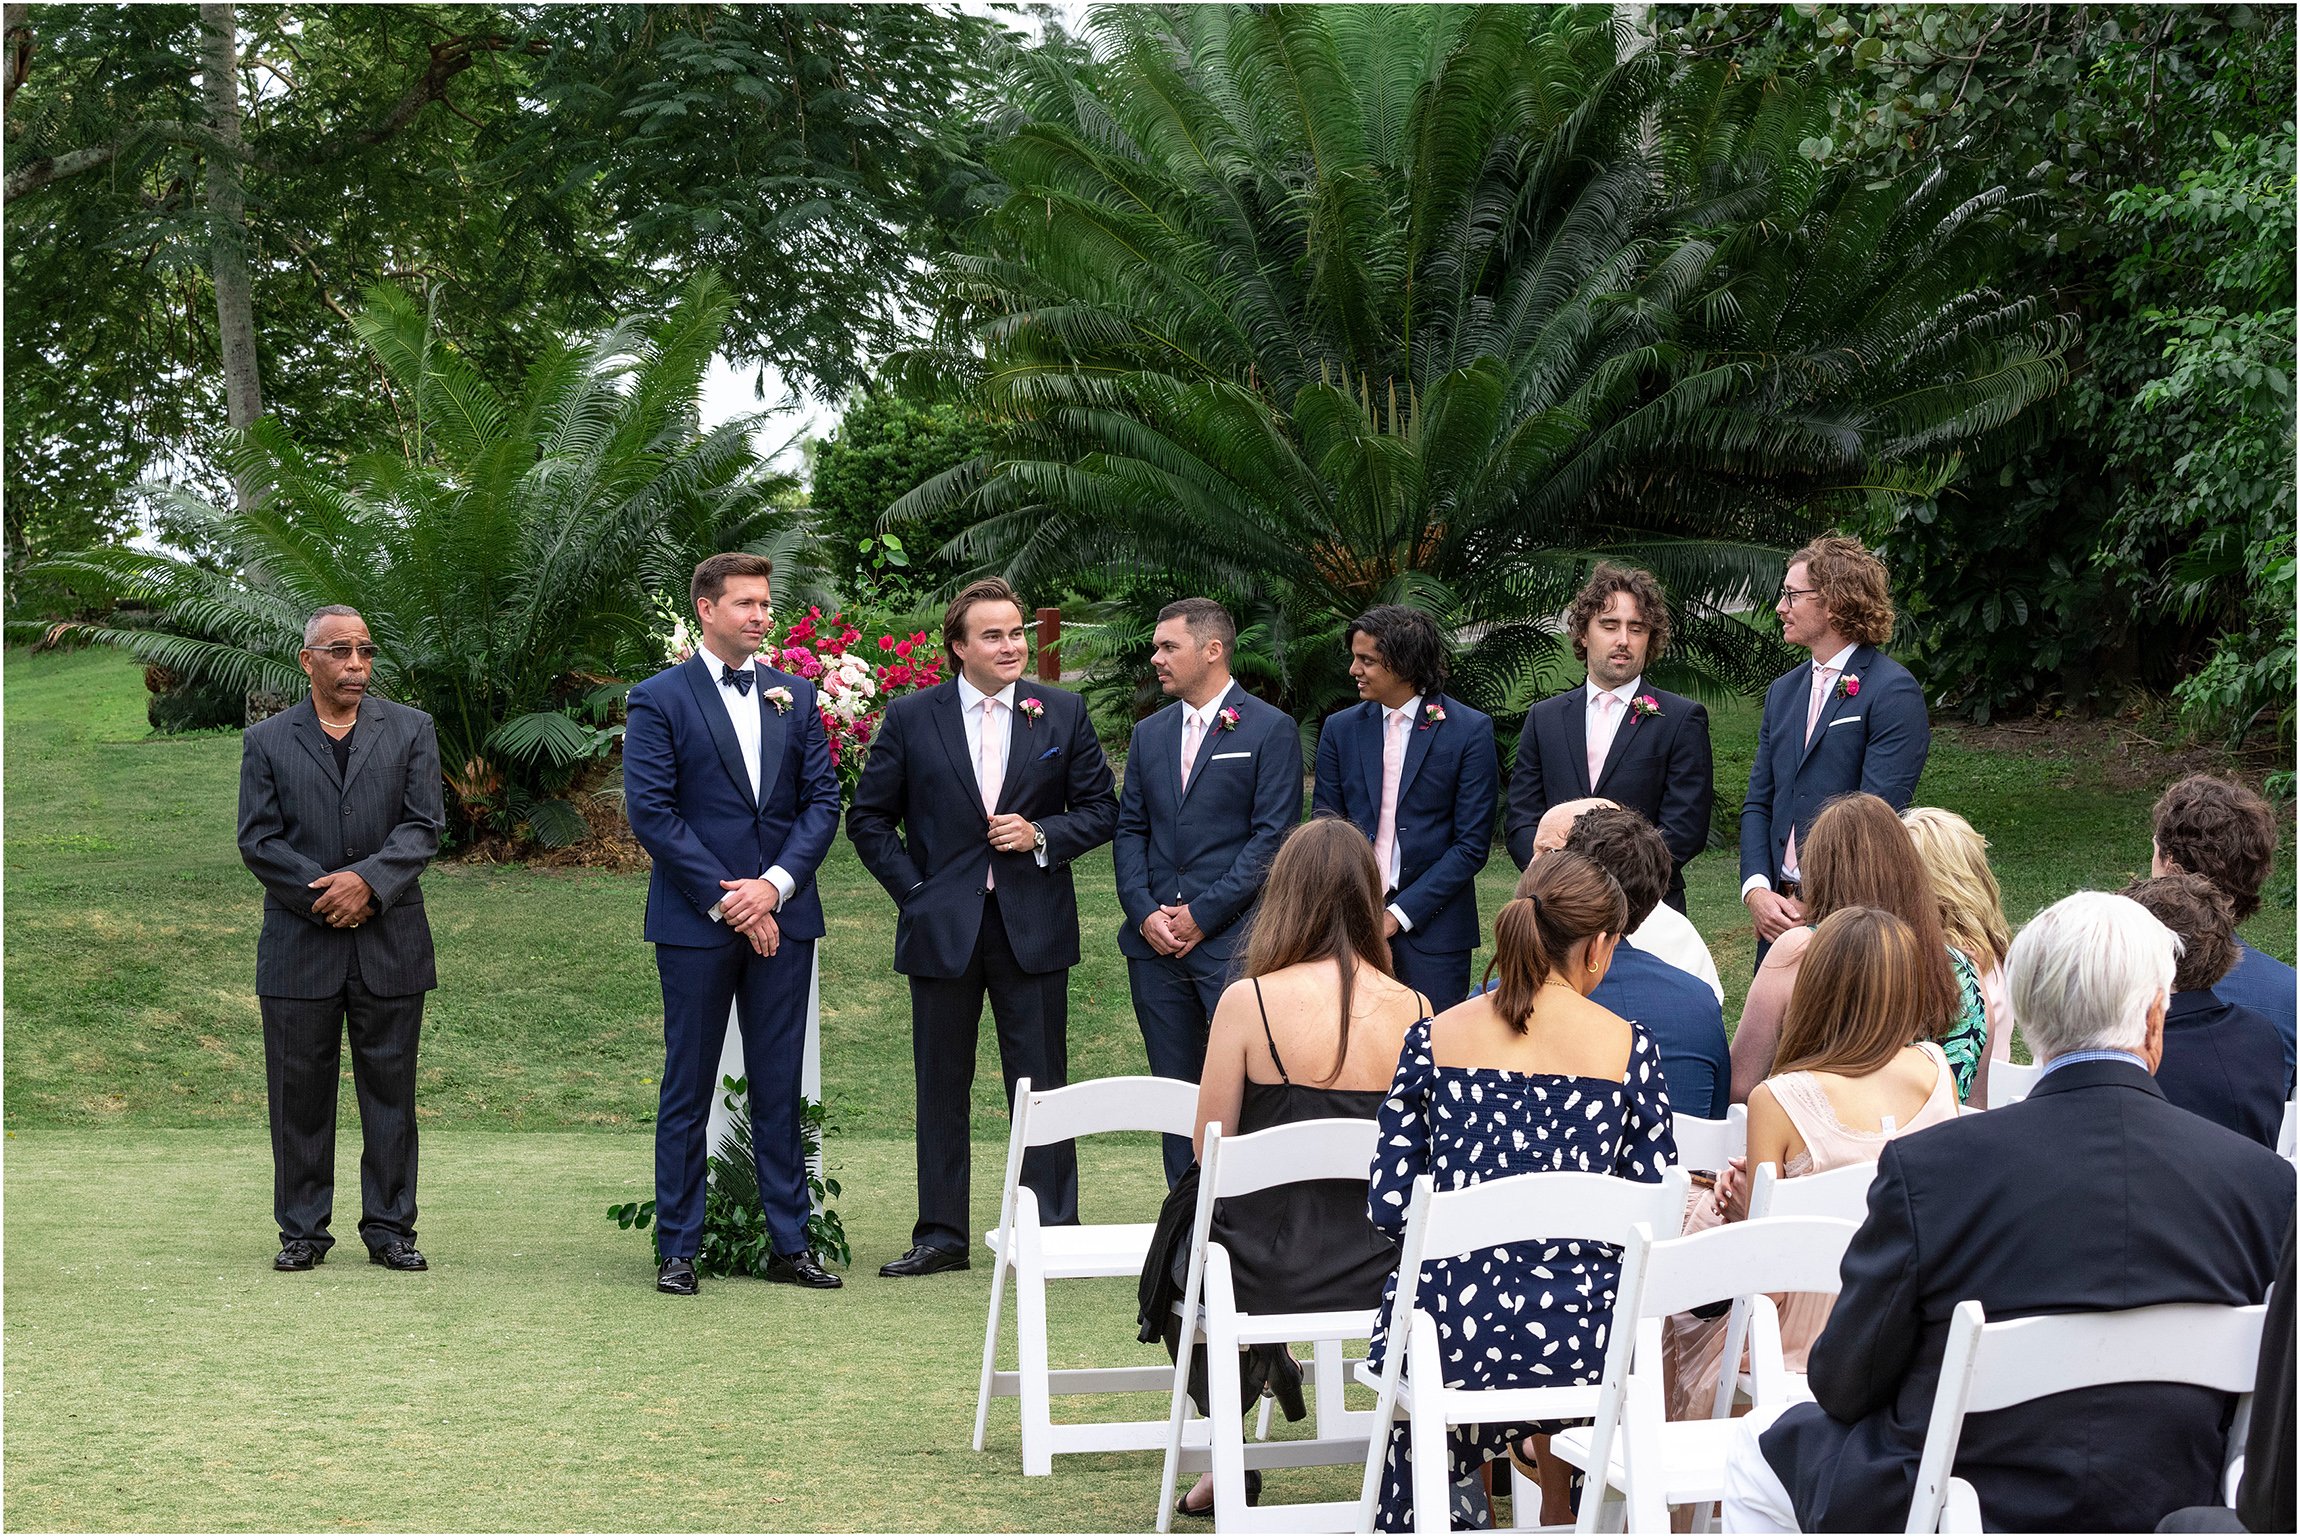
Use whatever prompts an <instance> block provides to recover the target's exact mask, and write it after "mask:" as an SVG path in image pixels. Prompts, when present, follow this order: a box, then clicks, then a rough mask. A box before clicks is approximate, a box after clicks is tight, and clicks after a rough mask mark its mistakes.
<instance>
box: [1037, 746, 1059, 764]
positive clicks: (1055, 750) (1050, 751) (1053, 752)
mask: <svg viewBox="0 0 2300 1537" xmlns="http://www.w3.org/2000/svg"><path fill="white" fill-rule="evenodd" d="M1061 751H1062V749H1061V748H1059V747H1049V748H1047V749H1046V751H1044V752H1042V753H1040V754H1039V755H1038V761H1039V762H1041V763H1044V762H1045V761H1046V760H1047V759H1049V758H1052V757H1055V756H1057V755H1058V754H1060V753H1061Z"/></svg>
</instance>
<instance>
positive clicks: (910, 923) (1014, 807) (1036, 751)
mask: <svg viewBox="0 0 2300 1537" xmlns="http://www.w3.org/2000/svg"><path fill="white" fill-rule="evenodd" d="M1014 699H1015V704H1016V706H1017V708H1015V709H1014V710H1012V711H1010V712H1009V716H1008V721H1007V725H1008V733H1007V743H1006V772H1005V774H1004V776H1003V777H1002V778H1001V779H1000V780H999V784H998V810H999V812H1000V813H1001V814H1003V815H1011V816H1019V817H1027V818H1029V819H1030V820H1031V821H1033V822H1035V823H1037V824H1038V828H1039V831H1041V832H1043V833H1045V834H1046V867H1045V868H1044V869H1040V868H1039V865H1038V860H1037V858H1036V856H1035V853H1034V851H1032V850H1028V849H1025V850H1022V851H1020V852H1015V853H1001V852H1000V851H998V850H996V849H993V848H992V847H991V846H990V838H989V831H988V830H989V825H990V822H989V818H988V817H986V816H984V815H983V811H982V791H981V789H980V788H979V786H978V784H977V782H976V779H975V772H974V760H973V758H972V757H971V756H970V755H969V754H968V752H967V750H966V722H965V720H964V719H963V718H962V715H961V711H962V709H963V706H962V704H961V702H960V696H959V692H958V680H957V679H956V678H952V679H950V680H948V681H946V682H943V683H938V684H936V685H935V686H934V687H933V688H929V689H921V690H920V691H919V692H917V693H915V694H907V695H905V696H904V697H902V698H900V699H897V700H896V701H895V702H894V703H893V704H891V705H889V706H887V711H886V719H885V720H884V721H882V722H881V723H880V725H879V728H878V737H877V739H876V740H874V741H873V742H872V743H871V748H870V758H869V760H868V761H867V762H865V763H864V764H863V772H862V782H861V783H860V784H858V785H857V786H856V787H855V801H854V807H853V809H851V810H850V811H848V813H847V836H848V837H849V838H851V839H853V840H854V846H855V852H857V853H858V854H860V855H861V856H862V862H863V867H864V868H865V869H867V870H869V871H870V873H871V874H872V875H874V876H876V877H877V878H878V883H879V884H880V885H881V886H884V887H885V888H886V891H887V895H888V896H891V897H893V898H894V901H895V906H896V907H897V908H898V909H899V910H900V916H899V917H898V918H897V919H896V920H895V930H894V969H895V970H896V971H899V972H901V973H902V974H903V975H905V976H911V977H958V976H964V975H965V974H966V968H967V965H968V963H969V962H971V961H972V960H973V958H974V947H975V941H976V939H977V937H978V936H979V935H980V934H981V932H982V910H983V905H984V899H985V898H986V897H987V896H988V895H989V888H987V887H985V886H984V885H983V877H984V876H985V875H986V874H990V873H994V872H995V874H996V875H997V877H998V886H997V891H998V912H999V917H1000V919H1001V921H1002V922H1004V924H1005V925H1006V937H1007V940H1008V942H1009V943H1010V944H1011V945H1012V946H1013V947H1014V959H1015V963H1016V964H1017V965H1019V966H1020V967H1021V968H1022V969H1023V970H1024V971H1026V972H1030V973H1032V974H1034V975H1036V974H1042V973H1045V972H1050V971H1062V970H1065V969H1067V968H1069V967H1072V966H1075V965H1077V964H1078V896H1077V892H1076V891H1075V889H1074V888H1073V887H1072V885H1071V879H1070V862H1071V861H1072V860H1074V859H1076V858H1077V857H1078V856H1079V855H1081V854H1083V853H1085V852H1087V851H1088V850H1089V849H1095V848H1099V847H1101V846H1102V845H1103V844H1105V843H1108V842H1109V841H1110V829H1111V826H1112V824H1113V823H1114V822H1116V821H1117V818H1118V799H1117V796H1116V795H1115V794H1114V793H1113V791H1112V789H1111V783H1110V760H1109V759H1107V758H1105V757H1104V756H1103V755H1102V744H1101V743H1100V742H1098V741H1096V740H1095V738H1094V723H1093V721H1092V720H1091V719H1090V718H1089V717H1088V715H1087V711H1086V701H1085V700H1083V699H1081V698H1079V697H1078V696H1077V695H1076V694H1073V693H1071V692H1070V691H1069V690H1068V689H1062V688H1056V687H1055V686H1054V685H1053V684H1051V683H1033V682H1030V681H1028V680H1027V679H1026V680H1024V681H1022V682H1020V683H1018V684H1016V685H1015V690H1014ZM1026 699H1035V700H1037V701H1038V703H1039V705H1040V708H1041V713H1040V714H1038V715H1036V716H1032V715H1030V714H1029V713H1027V712H1026V711H1024V710H1022V709H1021V708H1020V705H1021V703H1022V701H1024V700H1026Z"/></svg>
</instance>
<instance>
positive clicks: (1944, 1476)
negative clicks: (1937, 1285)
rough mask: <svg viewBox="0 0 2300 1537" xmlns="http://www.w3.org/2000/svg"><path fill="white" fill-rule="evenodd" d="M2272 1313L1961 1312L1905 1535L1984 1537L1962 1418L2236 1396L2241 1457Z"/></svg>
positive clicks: (1953, 1323)
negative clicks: (1964, 1464)
mask: <svg viewBox="0 0 2300 1537" xmlns="http://www.w3.org/2000/svg"><path fill="white" fill-rule="evenodd" d="M2267 1313H2268V1308H2267V1305H2266V1304H2265V1303H2260V1304H2255V1305H2254V1306H2251V1307H2219V1306H2214V1305H2211V1304H2207V1303H2168V1304H2166V1305H2164V1306H2161V1307H2149V1308H2131V1309H2128V1310H2126V1311H2124V1312H2120V1313H2054V1314H2048V1315H2045V1316H2043V1317H2037V1318H2014V1319H2008V1320H2006V1321H2005V1322H2003V1323H1993V1324H1992V1323H1990V1322H1989V1321H1988V1316H1987V1314H1986V1313H1985V1312H1984V1311H1983V1310H1982V1308H1981V1305H1980V1304H1979V1303H1978V1302H1972V1301H1966V1302H1960V1303H1958V1304H1957V1310H1956V1312H1955V1313H1954V1314H1952V1315H1950V1318H1949V1342H1948V1347H1947V1349H1946V1350H1944V1351H1943V1352H1942V1353H1941V1381H1940V1386H1939V1387H1938V1388H1937V1389H1936V1390H1935V1391H1934V1393H1933V1417H1932V1420H1931V1422H1930V1423H1929V1424H1928V1425H1927V1426H1926V1427H1925V1451H1924V1456H1923V1458H1922V1459H1921V1460H1920V1461H1919V1462H1918V1464H1917V1488H1916V1494H1915V1497H1914V1498H1913V1499H1911V1500H1910V1502H1909V1524H1908V1528H1907V1529H1908V1530H1909V1531H1912V1532H1977V1531H1979V1530H1981V1507H1980V1498H1979V1496H1978V1495H1977V1494H1976V1493H1975V1492H1974V1490H1973V1486H1972V1485H1971V1484H1969V1483H1966V1482H1965V1481H1964V1480H1963V1479H1961V1478H1957V1477H1955V1476H1954V1475H1953V1474H1952V1472H1951V1469H1953V1468H1954V1467H1955V1466H1956V1461H1957V1441H1958V1438H1959V1437H1961V1436H1962V1435H1963V1434H1964V1425H1965V1416H1966V1415H1968V1414H1991V1413H1994V1412H1995V1411H1997V1410H1999V1409H2010V1408H2013V1407H2014V1406H2015V1405H2018V1404H2025V1403H2028V1402H2029V1401H2030V1400H2032V1399H2038V1398H2044V1397H2047V1396H2049V1395H2051V1394H2054V1393H2070V1392H2074V1391H2076V1390H2077V1389H2079V1388H2097V1387H2105V1386H2107V1385H2108V1384H2110V1383H2115V1382H2180V1383H2190V1384H2193V1385H2195V1386H2197V1387H2203V1388H2214V1389H2217V1390H2219V1391H2220V1392H2223V1393H2235V1394H2238V1395H2239V1397H2238V1398H2237V1401H2236V1420H2235V1423H2234V1425H2233V1426H2232V1427H2231V1428H2230V1430H2229V1435H2228V1447H2229V1455H2230V1456H2231V1457H2233V1456H2235V1455H2236V1454H2238V1453H2240V1452H2241V1451H2242V1449H2243V1446H2244V1439H2245V1431H2246V1428H2247V1427H2248V1426H2249V1425H2250V1423H2251V1416H2252V1378H2253V1374H2254V1373H2255V1371H2257V1369H2258V1367H2259V1361H2260V1330H2261V1323H2262V1320H2263V1319H2264V1318H2265V1317H2266V1316H2267Z"/></svg>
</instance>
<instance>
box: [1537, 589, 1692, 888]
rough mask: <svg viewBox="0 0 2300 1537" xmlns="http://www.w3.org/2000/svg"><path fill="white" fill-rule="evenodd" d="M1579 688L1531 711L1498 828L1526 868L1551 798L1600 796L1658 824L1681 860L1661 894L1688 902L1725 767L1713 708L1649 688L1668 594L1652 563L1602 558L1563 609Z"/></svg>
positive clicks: (1555, 802)
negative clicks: (1688, 874)
mask: <svg viewBox="0 0 2300 1537" xmlns="http://www.w3.org/2000/svg"><path fill="white" fill-rule="evenodd" d="M1566 633H1567V634H1569V635H1571V636H1572V637H1573V654H1574V655H1575V656H1577V657H1579V658H1581V659H1582V661H1583V662H1584V664H1586V666H1587V667H1588V669H1589V676H1588V679H1587V680H1586V681H1585V682H1584V683H1583V684H1582V686H1581V687H1579V688H1576V689H1569V690H1567V691H1566V692H1565V693H1562V694H1558V695H1556V696H1554V697H1553V698H1549V699H1544V700H1542V701H1541V702H1540V703H1539V704H1537V705H1535V706H1534V707H1533V708H1532V709H1531V710H1528V711H1527V712H1526V716H1525V729H1524V731H1523V732H1522V733H1520V734H1519V736H1518V739H1517V766H1516V768H1515V769H1514V770H1513V771H1512V772H1511V774H1510V781H1509V815H1508V817H1507V819H1506V820H1505V821H1504V823H1503V826H1502V833H1503V836H1504V837H1505V838H1507V839H1508V841H1509V857H1510V858H1512V859H1514V860H1516V861H1517V866H1518V868H1519V869H1521V870H1522V869H1524V868H1525V867H1526V866H1527V865H1528V864H1530V863H1531V862H1532V860H1533V853H1534V849H1533V842H1534V833H1535V831H1536V830H1537V829H1538V828H1539V827H1540V826H1541V819H1542V818H1543V817H1544V816H1545V815H1547V814H1548V813H1549V811H1550V810H1551V808H1553V807H1556V806H1562V805H1564V804H1566V803H1567V802H1568V801H1577V800H1586V799H1588V798H1589V797H1591V796H1602V797H1603V798H1605V799H1607V800H1610V801H1612V802H1613V803H1614V804H1615V805H1619V806H1627V807H1628V808H1629V809H1630V810H1632V811H1634V812H1636V813H1637V814H1638V815H1640V816H1642V817H1644V818H1645V820H1646V821H1648V822H1651V823H1652V824H1653V825H1654V826H1656V827H1658V828H1660V829H1661V837H1662V841H1663V842H1665V843H1667V844H1668V845H1669V855H1670V858H1671V860H1672V861H1674V863H1673V864H1672V866H1671V868H1670V872H1669V889H1668V891H1667V892H1666V893H1665V894H1664V896H1663V900H1664V901H1666V902H1667V903H1668V904H1669V905H1670V906H1671V907H1673V908H1675V909H1676V910H1677V911H1678V912H1680V913H1682V912H1684V911H1685V867H1686V866H1687V865H1689V864H1691V863H1692V862H1693V859H1694V856H1695V855H1697V854H1699V853H1700V852H1701V851H1702V850H1703V849H1705V848H1707V847H1708V846H1709V813H1710V809H1711V807H1712V806H1714V805H1715V803H1716V800H1717V770H1716V764H1715V762H1714V761H1713V759H1712V758H1711V756H1710V750H1709V711H1708V710H1707V708H1705V707H1704V706H1703V705H1701V704H1700V703H1699V702H1697V701H1695V700H1691V699H1688V698H1686V697H1685V696H1684V695H1682V694H1672V693H1670V692H1669V691H1668V690H1667V689H1660V688H1651V687H1648V686H1647V685H1646V682H1645V668H1646V665H1647V664H1648V663H1650V662H1651V661H1652V660H1653V659H1654V658H1655V657H1657V656H1659V655H1661V653H1662V652H1663V650H1664V649H1666V648H1667V646H1668V644H1669V604H1668V602H1667V601H1666V600H1665V599H1664V598H1663V597H1662V594H1661V584H1660V583H1659V582H1657V581H1655V580H1654V578H1653V574H1652V573H1651V572H1649V571H1637V570H1632V569H1629V568H1627V567H1623V566H1612V565H1604V564H1600V565H1599V566H1598V567H1597V569H1596V570H1594V571H1592V572H1591V573H1590V576H1589V580H1588V582H1586V583H1585V584H1583V586H1582V589H1581V591H1580V592H1579V593H1578V594H1577V595H1576V596H1575V597H1574V600H1573V605H1572V607H1571V608H1569V609H1568V610H1567V611H1566Z"/></svg>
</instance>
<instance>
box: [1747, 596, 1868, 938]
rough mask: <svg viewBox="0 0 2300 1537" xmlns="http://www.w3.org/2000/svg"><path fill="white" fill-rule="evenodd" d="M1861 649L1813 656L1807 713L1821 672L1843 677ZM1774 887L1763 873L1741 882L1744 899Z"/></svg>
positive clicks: (1790, 876)
mask: <svg viewBox="0 0 2300 1537" xmlns="http://www.w3.org/2000/svg"><path fill="white" fill-rule="evenodd" d="M1860 649H1861V644H1860V642H1859V641H1855V642H1854V643H1853V644H1852V645H1850V646H1847V647H1846V648H1845V649H1844V650H1842V651H1840V652H1838V653H1837V654H1836V655H1835V656H1833V657H1831V658H1829V659H1828V660H1827V661H1826V662H1824V661H1822V660H1821V659H1820V658H1819V657H1815V658H1813V661H1812V668H1813V671H1812V673H1811V674H1810V675H1809V676H1807V678H1806V680H1805V683H1806V690H1807V692H1806V701H1805V713H1806V715H1807V716H1808V717H1810V716H1811V715H1812V713H1813V706H1812V693H1811V689H1812V686H1813V685H1814V684H1815V683H1816V682H1818V681H1819V679H1820V677H1821V674H1822V673H1824V672H1826V673H1829V674H1831V675H1832V680H1833V679H1835V678H1842V677H1843V676H1844V675H1845V668H1846V667H1847V666H1848V665H1850V663H1851V662H1852V660H1853V653H1854V652H1856V651H1858V650H1860ZM1822 708H1823V709H1827V708H1828V704H1827V701H1823V703H1822ZM1811 735H1812V731H1811V729H1810V728H1807V731H1806V736H1807V737H1810V736H1811ZM1797 874H1798V872H1797V871H1795V870H1792V869H1789V868H1787V867H1786V866H1784V867H1783V868H1782V871H1781V878H1782V879H1783V880H1794V879H1796V878H1797ZM1772 887H1773V883H1772V882H1771V881H1769V880H1767V879H1766V878H1765V877H1764V875H1763V874H1762V873H1759V874H1756V875H1752V876H1750V877H1749V878H1748V879H1747V880H1745V881H1743V882H1742V883H1741V896H1742V898H1743V899H1744V900H1746V899H1747V898H1748V895H1749V893H1750V892H1752V891H1770V890H1771V889H1772Z"/></svg>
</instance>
